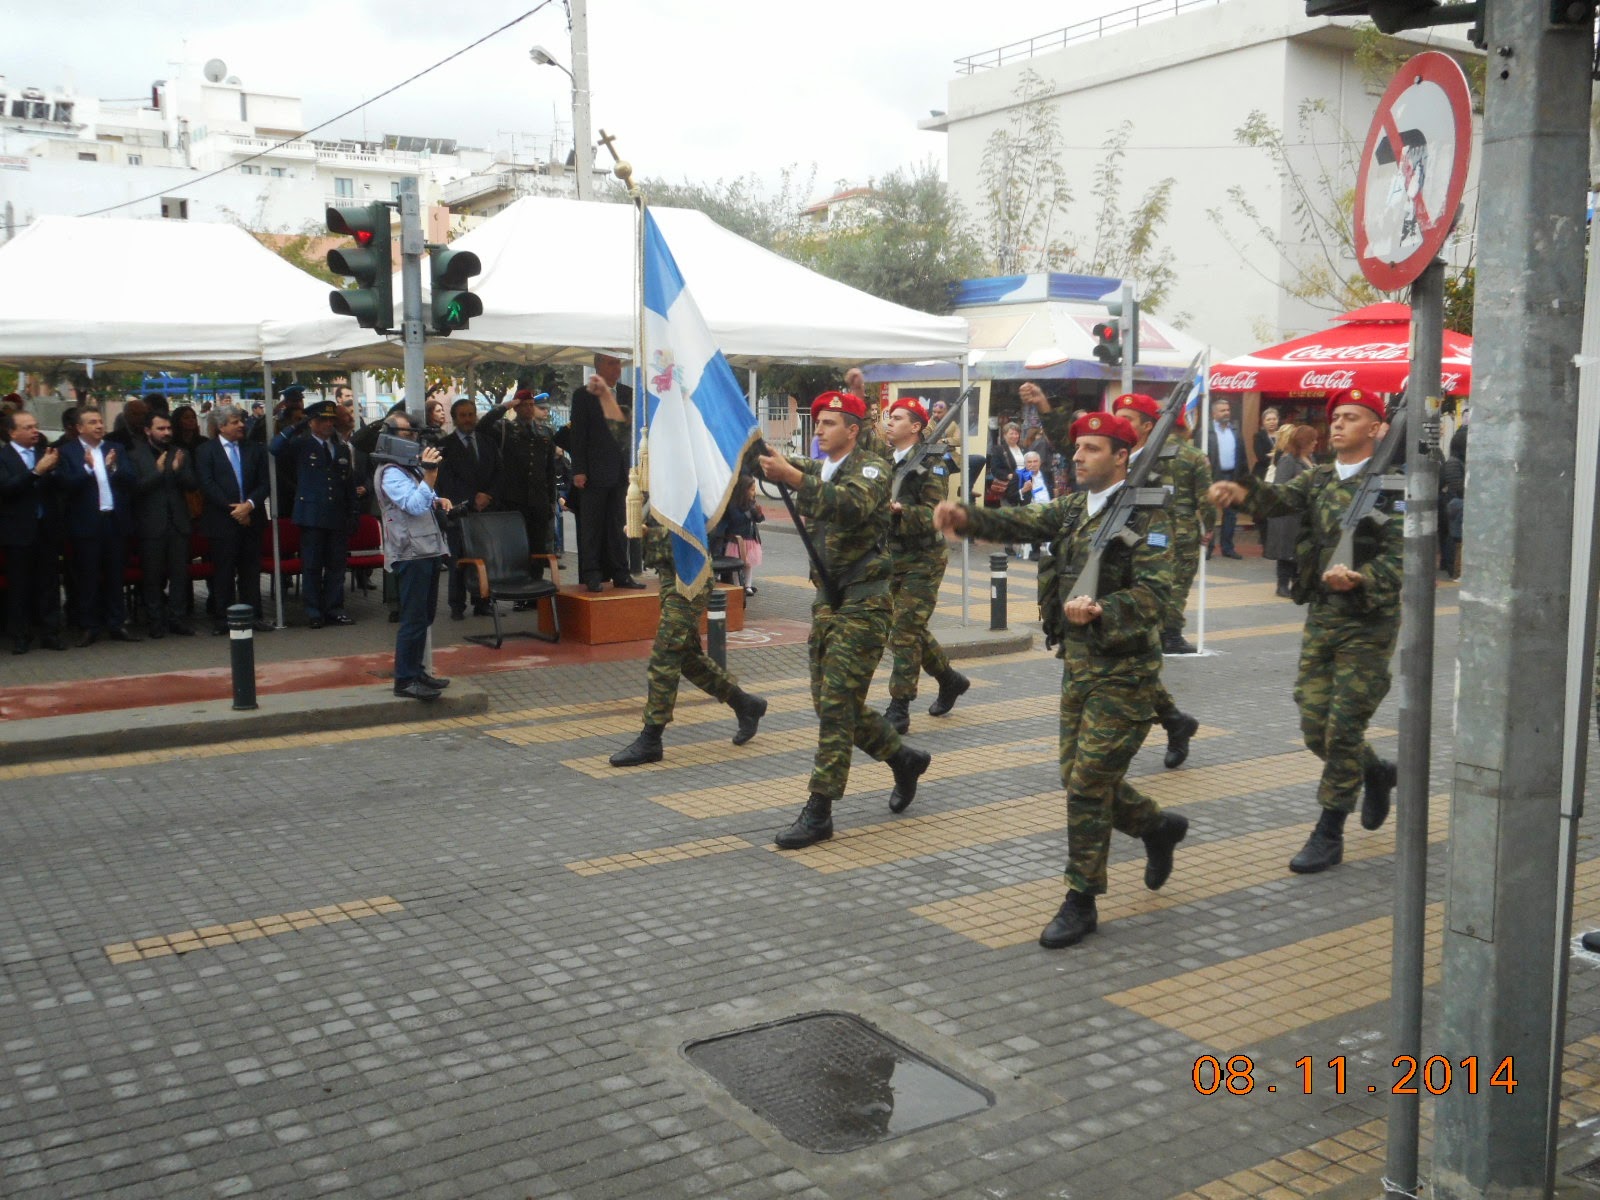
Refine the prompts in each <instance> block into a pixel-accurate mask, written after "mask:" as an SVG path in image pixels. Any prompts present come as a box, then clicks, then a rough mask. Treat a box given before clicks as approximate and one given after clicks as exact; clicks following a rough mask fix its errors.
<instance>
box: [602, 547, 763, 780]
mask: <svg viewBox="0 0 1600 1200" xmlns="http://www.w3.org/2000/svg"><path fill="white" fill-rule="evenodd" d="M644 565H645V566H647V567H651V568H653V569H654V570H655V571H656V573H657V575H658V576H659V578H660V580H661V623H660V624H659V625H657V626H656V641H655V645H654V646H652V647H651V648H650V667H649V673H648V678H649V696H648V698H647V699H646V701H645V706H644V729H643V730H642V731H641V732H640V733H639V736H638V737H636V738H634V739H633V741H632V742H631V743H630V744H629V745H627V746H625V747H624V748H623V749H621V750H618V751H617V752H616V753H615V754H613V755H612V756H611V765H612V766H613V767H637V766H639V765H641V764H643V763H653V762H660V761H661V731H662V730H663V729H665V728H666V727H667V723H668V722H669V721H671V720H672V708H673V705H674V703H675V702H676V701H677V699H678V680H679V678H680V677H681V678H686V679H688V681H689V682H690V683H692V684H694V685H695V687H697V688H699V689H700V690H701V691H702V692H705V693H706V694H707V695H708V696H711V697H712V698H714V699H716V700H720V701H722V703H724V704H726V705H727V706H728V707H729V708H731V709H733V714H734V716H736V717H738V718H739V728H738V731H737V732H735V733H734V735H733V744H734V745H735V746H742V745H744V744H745V743H746V742H748V741H749V740H750V739H751V738H753V737H755V735H756V727H757V726H758V725H760V723H761V718H762V717H764V716H766V715H767V702H766V701H765V700H763V699H762V698H761V697H760V696H752V695H750V694H749V693H748V692H745V691H741V690H740V688H739V685H738V683H737V682H736V681H735V680H734V678H733V676H731V675H729V674H728V673H727V672H726V671H724V670H723V669H722V668H721V667H719V666H718V665H717V660H716V659H714V658H712V657H711V656H710V655H708V654H706V653H705V651H704V650H702V649H701V647H700V618H701V617H702V616H703V615H704V614H705V611H706V605H707V603H708V602H709V601H710V599H711V586H712V579H711V577H710V575H709V574H708V575H707V577H706V579H705V580H704V581H703V582H702V583H701V585H700V588H699V589H698V590H697V591H696V592H695V594H694V595H693V596H685V595H684V594H683V593H682V592H680V591H679V590H678V574H677V570H676V569H675V567H674V566H673V562H672V538H671V535H670V533H669V532H668V530H667V529H666V527H665V526H662V525H658V524H656V523H655V521H653V520H652V521H651V522H650V523H649V525H648V526H647V527H646V529H645V539H644Z"/></svg>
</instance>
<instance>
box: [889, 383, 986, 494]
mask: <svg viewBox="0 0 1600 1200" xmlns="http://www.w3.org/2000/svg"><path fill="white" fill-rule="evenodd" d="M977 390H978V385H977V384H973V385H972V386H971V387H969V388H968V389H967V390H966V391H964V392H962V393H961V395H959V396H957V397H956V402H955V403H954V404H952V405H951V406H950V407H949V409H948V410H947V411H946V412H945V414H944V416H942V417H940V418H939V420H938V423H937V424H935V425H934V426H933V428H932V429H930V430H928V431H927V432H926V433H924V434H923V435H922V438H921V439H920V440H919V441H918V442H917V443H916V444H915V445H913V446H912V447H911V453H910V454H908V455H906V457H905V461H904V462H902V463H901V464H900V465H899V466H898V467H896V468H895V472H894V481H893V482H892V483H891V484H890V485H889V503H891V504H893V503H895V502H896V501H898V500H899V499H900V489H901V487H903V486H904V485H905V481H906V479H907V478H909V477H910V476H911V475H913V474H915V473H916V472H917V471H920V470H921V469H922V464H923V462H924V461H925V460H926V459H927V457H928V456H929V455H930V454H932V453H933V448H934V447H935V446H939V447H940V449H943V440H944V431H945V430H946V429H949V428H950V426H951V425H952V424H953V423H954V422H955V419H956V417H957V416H959V415H960V413H961V406H962V405H964V404H965V403H966V402H967V397H969V396H971V395H972V394H973V393H974V392H976V391H977Z"/></svg>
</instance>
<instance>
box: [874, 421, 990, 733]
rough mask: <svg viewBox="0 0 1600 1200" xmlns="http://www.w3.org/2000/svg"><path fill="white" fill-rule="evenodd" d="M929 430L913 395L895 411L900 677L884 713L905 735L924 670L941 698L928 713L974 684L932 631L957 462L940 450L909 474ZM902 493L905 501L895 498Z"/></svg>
mask: <svg viewBox="0 0 1600 1200" xmlns="http://www.w3.org/2000/svg"><path fill="white" fill-rule="evenodd" d="M927 425H928V414H927V412H926V410H924V409H923V407H922V405H921V404H920V403H919V402H918V401H916V400H913V399H910V398H909V397H908V398H904V399H900V400H896V401H895V402H894V403H893V404H892V405H890V406H889V433H888V440H889V449H890V452H891V454H892V455H893V456H894V457H893V465H894V476H893V478H892V480H891V483H890V500H889V512H890V514H891V521H890V526H889V551H890V554H891V555H892V556H893V558H894V593H893V594H894V615H893V618H892V624H891V627H890V631H889V652H890V654H891V655H892V656H893V659H894V673H893V674H892V675H890V677H889V707H888V708H886V709H884V711H883V716H884V719H885V720H887V721H888V722H889V724H891V725H893V726H894V727H895V730H896V731H897V732H899V733H905V732H907V731H908V730H909V729H910V728H911V712H910V709H911V702H912V701H913V700H915V699H916V698H917V677H918V676H919V675H921V674H922V672H923V671H926V672H927V673H928V674H929V675H932V676H933V677H934V679H936V680H938V682H939V697H938V699H936V700H935V701H934V702H933V703H932V704H931V705H929V706H928V715H929V716H934V717H942V716H944V715H945V714H946V713H948V712H949V711H950V710H951V709H952V708H954V707H955V703H956V700H957V699H959V698H960V697H961V696H962V695H964V694H965V693H966V691H967V689H968V688H970V687H971V686H972V681H971V680H969V679H968V678H967V677H966V676H965V675H963V674H962V673H961V672H960V671H957V670H956V669H955V668H954V667H952V666H951V665H950V659H949V657H948V656H947V655H946V654H945V652H944V648H943V647H941V646H940V645H939V643H938V640H937V639H935V638H934V636H933V631H932V630H930V629H929V628H928V618H929V617H931V616H932V615H933V610H934V606H935V605H936V604H938V602H939V584H940V583H941V582H943V580H944V568H945V561H946V559H948V558H949V554H950V552H949V550H947V549H946V547H945V541H944V538H942V537H940V536H939V533H938V531H937V530H936V529H934V527H933V506H934V505H935V504H938V503H939V502H940V501H941V500H944V499H945V498H946V497H947V496H948V495H949V488H950V476H951V473H952V472H953V471H954V470H955V464H954V463H953V462H952V461H951V459H950V456H949V455H948V454H947V453H945V451H944V447H943V446H940V447H938V448H936V449H934V450H932V451H930V452H929V453H928V454H927V455H926V456H925V457H924V458H923V459H922V461H921V462H920V463H919V464H918V465H917V466H916V468H915V469H914V470H908V459H909V456H910V454H911V451H912V448H913V447H914V446H915V445H916V444H917V443H918V442H919V441H921V440H922V434H923V430H924V429H926V428H927ZM897 495H898V497H899V499H895V496H897Z"/></svg>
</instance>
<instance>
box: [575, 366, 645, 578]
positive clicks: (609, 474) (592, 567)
mask: <svg viewBox="0 0 1600 1200" xmlns="http://www.w3.org/2000/svg"><path fill="white" fill-rule="evenodd" d="M621 378H622V360H621V359H618V358H612V357H611V356H610V355H609V354H596V355H595V356H594V374H593V375H591V376H590V377H589V381H588V383H586V384H585V385H584V386H583V387H581V388H579V389H578V390H577V391H575V392H573V393H572V423H571V425H570V426H569V428H570V430H571V433H570V434H569V435H568V436H569V442H568V446H567V449H568V451H569V452H570V453H571V455H572V487H573V496H574V497H575V498H576V499H577V502H578V578H579V579H580V580H582V581H583V583H584V584H585V585H587V586H588V588H589V590H590V591H591V592H598V591H600V590H601V589H602V587H603V586H604V581H605V580H607V579H609V580H611V582H612V584H613V585H614V586H616V587H619V588H642V587H643V586H644V584H642V583H640V582H639V581H638V580H637V579H635V578H634V577H633V576H632V575H631V574H630V573H629V571H628V538H627V535H626V534H625V533H624V532H623V524H624V522H625V521H626V519H627V499H628V447H629V446H630V445H631V444H632V438H633V418H632V414H633V389H632V388H630V387H627V386H626V385H618V383H617V380H619V379H621Z"/></svg>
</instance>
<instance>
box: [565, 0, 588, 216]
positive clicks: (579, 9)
mask: <svg viewBox="0 0 1600 1200" xmlns="http://www.w3.org/2000/svg"><path fill="white" fill-rule="evenodd" d="M568 4H569V7H570V10H571V13H572V147H573V158H572V169H573V170H574V171H575V172H577V184H578V199H579V200H592V199H594V144H593V143H592V142H590V140H589V10H588V0H568Z"/></svg>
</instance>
